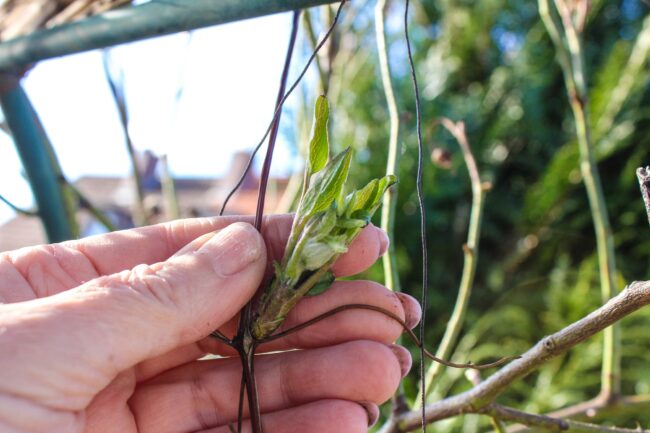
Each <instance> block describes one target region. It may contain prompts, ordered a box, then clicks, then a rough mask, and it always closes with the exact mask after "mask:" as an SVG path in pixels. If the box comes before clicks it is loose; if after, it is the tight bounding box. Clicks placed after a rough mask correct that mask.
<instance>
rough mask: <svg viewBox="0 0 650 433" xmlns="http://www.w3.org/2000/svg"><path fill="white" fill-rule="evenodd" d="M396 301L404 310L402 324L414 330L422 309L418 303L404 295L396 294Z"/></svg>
mask: <svg viewBox="0 0 650 433" xmlns="http://www.w3.org/2000/svg"><path fill="white" fill-rule="evenodd" d="M395 295H397V299H399V301H400V302H401V303H402V307H403V308H404V323H406V326H407V327H408V328H409V329H413V328H415V325H417V324H418V323H419V322H420V319H421V318H422V309H421V308H420V303H419V302H418V301H417V300H416V299H415V298H414V297H412V296H409V295H407V294H406V293H401V292H396V293H395Z"/></svg>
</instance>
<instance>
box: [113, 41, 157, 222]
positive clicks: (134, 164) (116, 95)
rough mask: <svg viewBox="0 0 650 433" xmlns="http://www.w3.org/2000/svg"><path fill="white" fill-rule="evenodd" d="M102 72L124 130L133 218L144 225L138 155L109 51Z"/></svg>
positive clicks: (142, 193) (145, 217)
mask: <svg viewBox="0 0 650 433" xmlns="http://www.w3.org/2000/svg"><path fill="white" fill-rule="evenodd" d="M103 55H104V58H103V61H104V74H105V75H106V81H107V82H108V86H109V88H110V90H111V95H112V96H113V100H114V101H115V105H116V107H117V111H118V114H119V118H120V125H121V126H122V131H123V132H124V141H125V144H126V150H127V153H128V155H129V161H130V162H131V170H132V172H131V179H132V183H133V192H134V194H135V203H134V209H133V214H134V215H133V216H134V220H135V222H136V224H137V225H146V224H147V223H148V218H147V212H146V209H145V206H144V189H143V187H142V175H141V174H140V168H139V166H138V157H137V154H136V151H135V147H134V146H133V142H132V141H131V134H130V133H129V118H128V113H127V107H126V100H125V98H124V88H123V83H122V82H116V81H115V80H114V79H113V77H112V76H111V72H110V67H109V62H110V58H109V51H104V54H103Z"/></svg>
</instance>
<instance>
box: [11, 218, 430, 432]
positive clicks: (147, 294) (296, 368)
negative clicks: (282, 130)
mask: <svg viewBox="0 0 650 433" xmlns="http://www.w3.org/2000/svg"><path fill="white" fill-rule="evenodd" d="M238 221H242V218H234V217H221V218H202V219H191V220H180V221H175V222H173V223H168V224H162V225H157V226H150V227H143V228H138V229H133V230H127V231H122V232H115V233H111V234H107V235H102V236H96V237H91V238H87V239H84V240H80V241H72V242H65V243H61V244H56V245H45V246H39V247H33V248H25V249H21V250H17V251H13V252H8V253H2V254H0V347H2V350H1V351H0V432H2V433H5V432H7V433H13V432H26V433H27V432H28V433H31V432H52V431H56V432H60V433H81V432H102V433H112V432H116V433H117V432H119V433H131V432H132V433H147V432H157V433H181V432H183V433H185V432H229V430H228V427H227V425H228V424H229V423H232V422H235V421H236V419H237V395H238V392H239V384H240V379H241V368H240V366H239V361H238V360H237V359H236V358H228V356H230V355H232V354H233V352H232V350H231V349H230V348H228V347H225V346H224V345H222V344H221V343H219V342H217V341H216V340H214V339H211V338H209V337H207V335H208V334H209V333H210V332H211V331H212V330H214V329H217V328H219V329H220V330H221V332H223V333H224V334H226V335H231V334H232V333H233V332H234V329H235V327H236V324H237V314H238V311H239V310H240V309H241V308H242V307H243V305H244V304H245V303H246V301H247V300H248V299H249V298H250V297H251V296H252V295H253V294H254V293H255V290H256V289H257V288H258V286H259V285H260V283H261V281H262V280H263V278H265V276H268V275H269V270H270V263H271V262H272V260H277V259H279V258H280V257H281V256H282V253H283V249H284V245H285V243H286V239H287V237H288V234H289V230H290V226H291V217H290V216H288V215H280V216H271V217H269V218H268V219H267V220H266V221H265V225H264V230H263V237H262V236H260V234H259V233H257V232H256V231H255V229H254V228H253V227H252V226H250V225H249V224H248V223H247V222H238ZM386 247H387V239H386V236H385V235H384V233H383V232H381V231H380V230H379V229H377V228H375V227H373V226H368V227H366V228H365V229H364V230H363V231H362V233H361V234H360V235H359V237H358V238H357V240H356V241H355V242H354V243H353V245H352V246H351V248H350V251H349V252H348V253H347V254H346V255H344V256H342V257H341V258H340V259H339V261H338V262H337V263H336V264H335V266H334V268H333V270H334V273H335V274H336V275H337V276H339V277H343V276H350V275H354V274H356V273H359V272H361V271H363V270H365V269H366V268H368V267H369V266H370V265H371V264H372V263H374V262H375V261H376V260H377V258H378V257H380V256H381V255H382V254H383V253H384V252H385V251H386ZM349 303H366V304H371V305H376V306H379V307H382V308H385V309H387V310H389V311H392V312H393V313H395V314H396V315H398V316H399V317H401V318H404V319H405V320H406V322H407V323H408V324H409V325H412V326H415V325H416V324H417V322H418V320H419V317H420V310H419V306H418V304H417V302H416V301H415V300H414V299H412V298H410V297H408V296H406V295H396V294H394V293H392V292H389V291H388V290H387V289H386V288H384V287H382V286H381V285H379V284H377V283H373V282H370V281H338V282H336V283H335V284H334V285H333V286H332V288H331V289H330V290H328V291H326V292H325V293H323V294H321V295H318V296H314V297H308V298H305V299H303V300H302V301H301V302H300V303H299V304H298V305H297V306H296V308H295V309H294V310H293V311H292V312H291V314H290V315H289V317H288V319H287V322H286V323H285V325H284V328H285V329H286V328H287V327H290V326H293V325H296V324H299V323H302V322H304V321H305V320H308V319H310V318H312V317H315V316H317V315H319V314H321V313H324V312H326V311H328V310H330V309H332V308H334V307H337V306H340V305H345V304H349ZM400 333H401V327H400V326H399V325H398V324H396V323H395V322H394V321H392V320H391V319H389V318H387V317H385V316H383V315H381V314H379V313H376V312H372V311H363V310H358V311H345V312H342V313H340V314H338V315H336V316H334V317H330V318H328V319H326V320H324V321H322V322H320V323H317V324H315V325H313V326H311V327H309V328H306V329H304V330H302V331H299V332H297V333H294V334H292V335H289V336H286V337H284V338H282V339H280V340H277V341H274V342H271V343H269V344H267V345H263V346H262V347H261V348H260V350H259V352H261V353H263V352H265V351H273V352H274V353H272V354H268V355H263V354H262V355H260V356H259V357H258V359H257V361H256V375H257V377H258V387H259V394H260V402H261V409H262V413H263V415H262V416H263V423H264V426H265V431H266V433H276V432H277V433H280V432H283V433H284V432H287V433H289V432H305V431H309V432H312V433H320V432H323V433H324V432H342V433H347V432H364V431H366V430H367V428H368V424H369V422H373V421H374V419H373V418H376V415H377V406H376V405H377V404H380V403H382V402H384V401H385V400H387V399H388V398H389V397H390V396H391V395H392V393H393V392H394V390H395V389H396V387H397V386H398V383H399V381H400V379H401V378H402V377H403V375H404V374H405V373H406V372H407V371H408V369H409V368H410V362H411V361H410V356H409V355H408V352H407V351H406V350H405V349H403V348H401V347H399V346H395V345H393V344H391V343H392V342H393V341H394V340H395V339H396V338H397V337H398V336H399V334H400ZM293 349H301V350H298V351H296V350H293ZM208 353H214V354H220V355H222V356H224V357H223V358H220V359H211V360H199V359H200V358H202V357H203V356H205V355H206V354H208ZM244 428H245V430H246V429H247V428H248V426H247V425H246V424H245V425H244ZM246 431H247V430H246Z"/></svg>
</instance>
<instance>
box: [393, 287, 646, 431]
mask: <svg viewBox="0 0 650 433" xmlns="http://www.w3.org/2000/svg"><path fill="white" fill-rule="evenodd" d="M647 304H650V281H637V282H633V283H632V284H630V285H629V286H627V287H626V288H625V289H624V290H623V291H622V292H621V293H620V294H618V295H617V296H615V297H614V298H612V299H610V300H609V301H608V302H607V303H606V304H605V305H603V306H602V307H600V308H599V309H597V310H595V311H593V312H592V313H590V314H589V315H587V316H586V317H584V318H582V319H580V320H579V321H577V322H575V323H573V324H571V325H569V326H567V327H566V328H564V329H562V330H561V331H558V332H556V333H555V334H552V335H549V336H547V337H545V338H543V339H542V340H541V341H539V342H538V343H537V344H536V345H535V346H533V347H532V348H531V349H530V350H528V351H527V352H526V353H524V354H523V355H522V356H521V358H519V359H517V360H515V361H512V362H511V363H510V364H508V365H507V366H505V367H503V368H502V369H501V370H499V371H498V372H496V373H495V374H493V375H492V376H490V377H488V378H487V379H485V381H483V382H481V383H480V384H479V385H477V386H475V387H474V388H472V389H470V390H469V391H466V392H464V393H462V394H459V395H456V396H453V397H449V398H446V399H444V400H441V401H438V402H435V403H431V404H429V405H427V421H428V422H429V423H432V422H434V421H438V420H442V419H446V418H451V417H454V416H457V415H461V414H464V413H484V412H485V410H486V408H487V407H488V406H489V405H491V404H492V403H493V401H494V399H495V398H496V397H497V396H498V395H499V394H501V393H502V392H503V391H504V390H505V389H506V388H508V386H510V384H511V383H512V382H514V381H515V380H517V379H520V378H522V377H524V376H526V375H528V374H529V373H531V372H532V371H534V370H535V369H537V368H538V367H540V366H541V365H542V364H544V363H545V362H546V361H548V360H549V359H551V358H553V357H556V356H558V355H561V354H563V353H565V352H567V351H568V350H569V349H571V348H572V347H573V346H575V345H577V344H579V343H581V342H582V341H584V340H586V339H587V338H589V337H591V336H593V335H594V334H596V333H598V332H600V331H602V330H603V329H605V328H607V327H608V326H610V325H612V324H614V323H616V322H618V321H619V320H621V319H622V318H623V317H626V316H628V315H629V314H631V313H633V312H634V311H636V310H638V309H639V308H641V307H643V306H645V305H647ZM567 422H569V421H567ZM570 423H575V422H574V421H571V422H570ZM419 426H420V414H419V412H415V411H411V412H406V413H404V414H401V415H399V416H397V417H395V418H394V419H392V420H389V421H388V422H387V424H386V425H385V426H384V428H382V430H381V431H382V432H384V433H389V432H406V431H412V430H415V429H417V428H418V427H419ZM576 427H579V425H578V424H576V425H575V427H572V428H576ZM581 428H582V430H578V431H625V430H620V429H619V430H593V429H592V430H584V426H582V427H581ZM599 428H600V427H599Z"/></svg>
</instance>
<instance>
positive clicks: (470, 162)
mask: <svg viewBox="0 0 650 433" xmlns="http://www.w3.org/2000/svg"><path fill="white" fill-rule="evenodd" d="M442 124H443V125H444V126H445V127H446V128H447V129H448V130H449V131H450V132H451V133H452V135H454V137H455V138H456V140H457V141H458V143H459V145H460V148H461V150H462V152H463V157H464V158H465V165H466V166H467V171H468V173H469V177H470V180H471V183H472V208H471V211H470V218H469V227H468V230H467V242H466V243H465V245H463V253H464V260H463V273H462V277H461V280H460V286H459V289H458V297H457V298H456V305H455V306H454V310H453V312H452V314H451V317H450V318H449V322H448V323H447V327H446V328H445V334H444V335H443V337H442V341H441V343H440V346H439V347H438V350H437V351H436V356H437V357H438V358H442V359H449V357H450V356H451V354H452V351H453V348H454V346H455V345H456V342H457V341H458V335H459V334H460V330H461V329H462V327H463V322H464V320H465V313H466V312H467V307H468V305H469V299H470V297H471V295H472V287H473V286H474V277H475V275H476V266H477V263H478V249H479V239H480V233H481V225H482V221H483V209H484V207H485V195H486V193H487V188H486V187H484V185H483V184H482V182H481V178H480V176H479V172H478V168H477V166H476V160H475V159H474V156H473V155H472V152H471V149H470V147H469V143H468V142H467V137H466V136H465V132H464V126H463V125H462V123H460V124H454V123H453V122H451V121H449V120H447V119H443V120H442ZM442 371H443V369H442V365H441V364H439V363H433V364H431V366H430V367H429V370H428V371H427V374H426V379H425V384H426V386H425V388H426V395H427V396H428V395H429V394H430V393H431V392H432V390H433V387H432V385H433V384H434V383H435V382H436V380H437V379H438V378H439V377H440V374H441V373H442ZM416 407H419V402H416Z"/></svg>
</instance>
